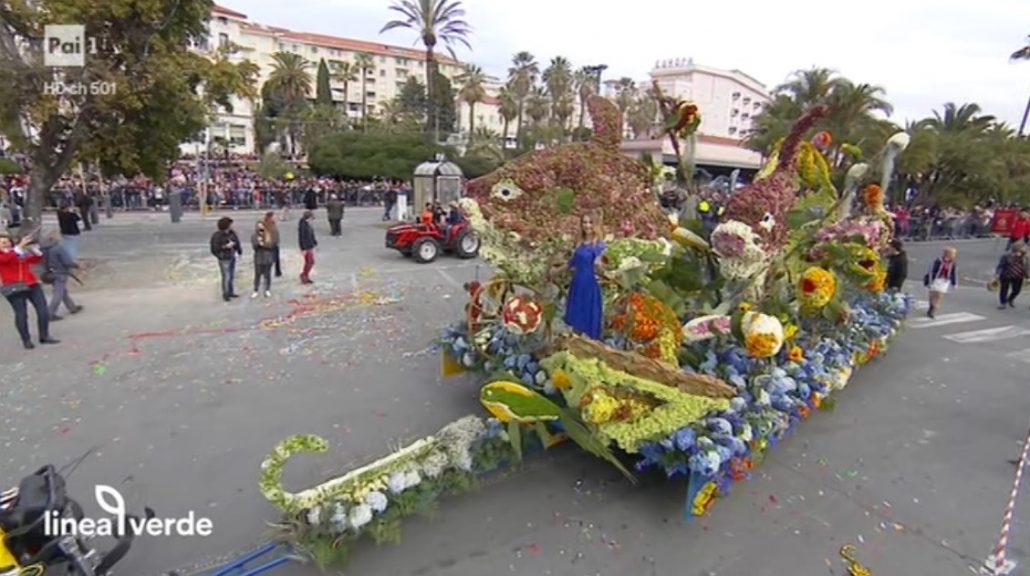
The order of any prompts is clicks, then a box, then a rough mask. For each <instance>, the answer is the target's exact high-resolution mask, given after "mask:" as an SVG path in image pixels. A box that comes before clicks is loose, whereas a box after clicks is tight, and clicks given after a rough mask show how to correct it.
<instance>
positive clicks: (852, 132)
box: [825, 78, 894, 166]
mask: <svg viewBox="0 0 1030 576" xmlns="http://www.w3.org/2000/svg"><path fill="white" fill-rule="evenodd" d="M884 95H885V92H884V89H883V88H881V87H879V86H872V85H870V84H855V83H854V82H852V81H851V80H848V79H846V78H839V79H837V80H835V81H834V84H833V88H832V90H831V91H830V94H829V96H828V97H827V98H826V99H825V100H826V101H827V102H828V103H829V105H830V113H829V117H828V118H827V120H826V122H825V124H826V125H827V126H828V127H829V129H830V133H831V134H833V135H834V140H835V142H834V144H833V147H832V148H831V151H830V153H829V154H830V158H831V159H832V161H833V163H834V165H835V166H836V165H839V164H840V163H841V162H842V161H843V160H844V158H843V155H842V154H841V153H840V146H841V145H842V144H843V143H844V142H848V143H851V144H854V145H857V146H859V147H862V145H863V144H865V139H864V138H861V137H859V136H871V137H872V141H873V142H876V143H877V145H879V142H882V138H880V136H883V134H882V131H881V130H879V129H878V122H879V121H878V119H877V117H876V113H877V112H879V113H882V114H884V115H886V116H890V114H891V113H893V112H894V107H893V106H891V104H890V103H889V102H887V100H886V99H885V98H884ZM889 136H890V134H887V135H886V136H884V138H886V137H889Z"/></svg>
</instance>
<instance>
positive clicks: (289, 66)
mask: <svg viewBox="0 0 1030 576" xmlns="http://www.w3.org/2000/svg"><path fill="white" fill-rule="evenodd" d="M310 67H311V63H310V62H308V61H307V60H305V59H304V58H303V57H302V56H300V55H299V54H294V53H292V52H276V53H275V54H273V55H272V72H271V74H269V76H268V81H267V82H266V85H267V89H268V93H269V94H270V95H272V96H273V98H274V99H275V100H276V101H277V102H278V104H279V106H280V107H281V109H282V110H283V112H284V116H286V120H287V125H288V128H287V130H288V132H289V138H290V154H291V155H294V154H296V152H297V149H296V145H297V135H298V132H299V129H298V120H299V118H300V114H301V112H302V111H303V110H304V108H305V106H306V105H307V103H308V95H309V94H311V83H312V78H311V72H309V70H308V69H309V68H310Z"/></svg>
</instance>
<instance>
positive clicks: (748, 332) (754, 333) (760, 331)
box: [740, 312, 783, 357]
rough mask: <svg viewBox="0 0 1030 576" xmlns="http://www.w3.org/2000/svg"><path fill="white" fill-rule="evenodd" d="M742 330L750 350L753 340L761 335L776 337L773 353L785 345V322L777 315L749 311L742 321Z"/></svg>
mask: <svg viewBox="0 0 1030 576" xmlns="http://www.w3.org/2000/svg"><path fill="white" fill-rule="evenodd" d="M740 330H741V332H743V333H744V341H745V345H746V346H747V347H748V349H749V350H750V349H751V346H750V342H751V340H752V339H753V338H757V337H759V336H771V337H773V338H774V339H775V341H776V344H775V346H773V350H772V354H771V355H775V354H776V353H777V352H779V351H780V348H782V347H783V324H781V323H780V319H779V318H777V317H775V316H769V315H768V314H762V313H761V312H748V313H747V314H744V317H743V318H742V319H741V321H740ZM763 357H768V356H763Z"/></svg>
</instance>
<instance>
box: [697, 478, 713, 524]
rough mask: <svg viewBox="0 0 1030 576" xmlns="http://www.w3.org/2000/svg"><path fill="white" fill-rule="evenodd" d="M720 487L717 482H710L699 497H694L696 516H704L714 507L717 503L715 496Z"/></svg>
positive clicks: (700, 492) (699, 492)
mask: <svg viewBox="0 0 1030 576" xmlns="http://www.w3.org/2000/svg"><path fill="white" fill-rule="evenodd" d="M717 489H718V486H717V485H716V483H715V482H708V484H705V485H704V487H702V488H701V489H700V490H698V492H697V496H695V497H694V506H693V512H694V516H703V515H704V514H705V512H708V509H709V508H711V507H712V503H714V502H715V495H716V490H717Z"/></svg>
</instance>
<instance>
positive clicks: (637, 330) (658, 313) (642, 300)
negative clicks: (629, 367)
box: [611, 292, 683, 366]
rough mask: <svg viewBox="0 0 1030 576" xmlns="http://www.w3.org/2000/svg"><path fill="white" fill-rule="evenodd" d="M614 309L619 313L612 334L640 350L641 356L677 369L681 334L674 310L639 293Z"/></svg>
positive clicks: (635, 293) (627, 297) (612, 325)
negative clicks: (617, 309) (614, 332)
mask: <svg viewBox="0 0 1030 576" xmlns="http://www.w3.org/2000/svg"><path fill="white" fill-rule="evenodd" d="M618 307H619V309H620V312H619V313H618V314H616V315H615V317H614V318H612V321H611V327H612V329H613V330H615V331H617V332H621V333H622V334H624V335H625V336H626V338H627V339H628V340H630V341H631V342H632V343H634V344H636V345H638V346H640V347H641V350H640V351H641V353H642V354H643V355H644V356H647V357H648V358H654V359H656V360H661V361H663V362H666V363H669V364H672V365H674V366H678V365H679V360H678V353H679V348H680V345H681V344H682V343H683V331H682V330H681V329H680V323H679V318H678V317H677V316H676V311H675V310H673V309H672V308H671V307H669V305H668V304H666V303H664V302H662V301H661V300H659V299H658V298H655V297H654V296H650V295H648V294H641V293H640V292H632V293H630V294H628V295H626V296H625V297H624V298H623V299H622V301H621V302H620V304H619V306H618Z"/></svg>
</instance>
